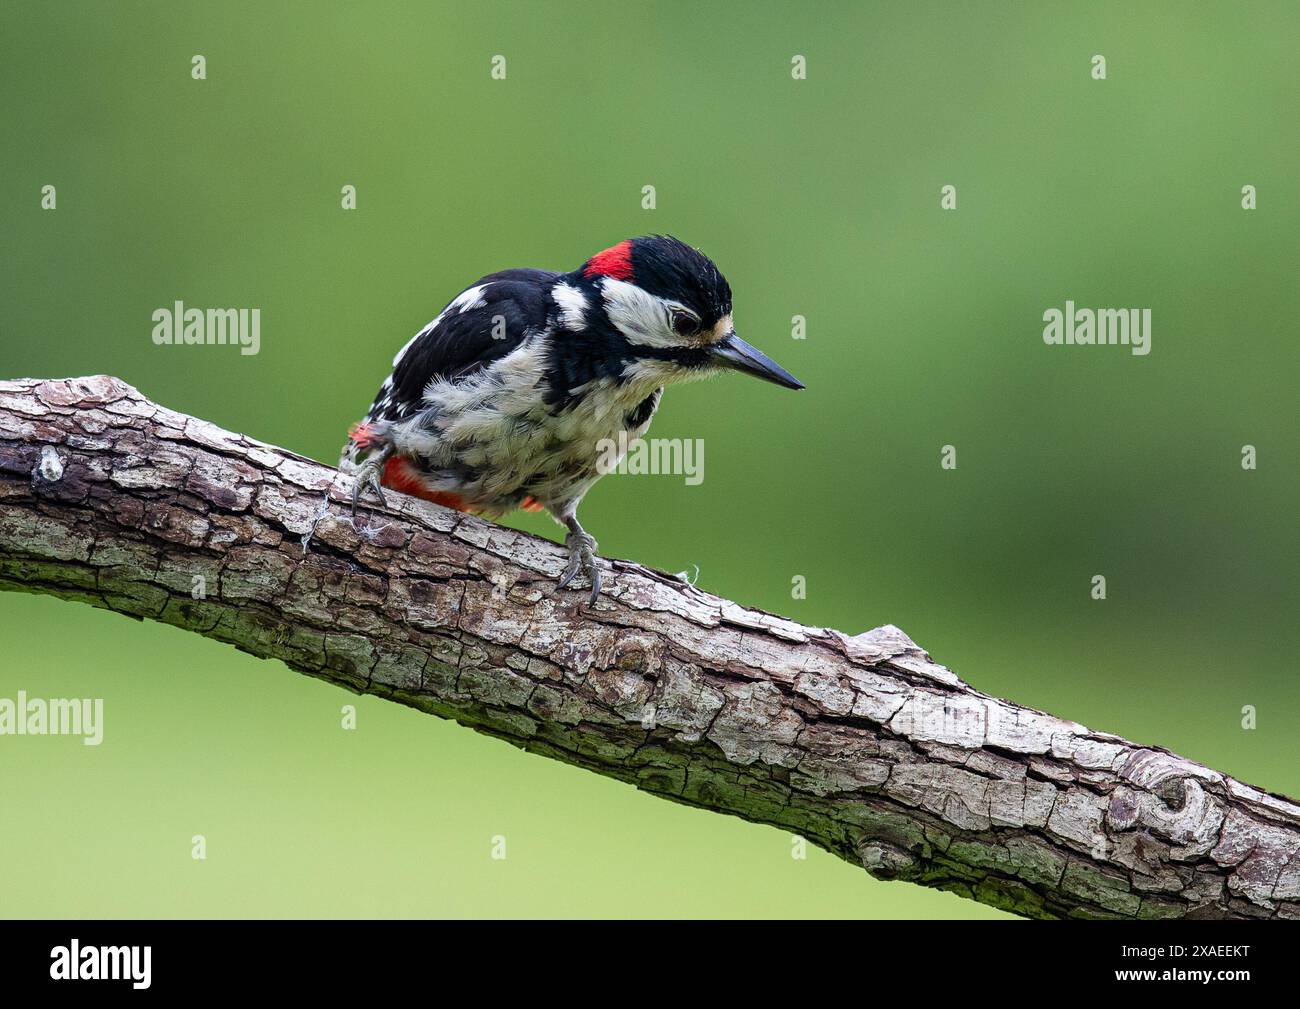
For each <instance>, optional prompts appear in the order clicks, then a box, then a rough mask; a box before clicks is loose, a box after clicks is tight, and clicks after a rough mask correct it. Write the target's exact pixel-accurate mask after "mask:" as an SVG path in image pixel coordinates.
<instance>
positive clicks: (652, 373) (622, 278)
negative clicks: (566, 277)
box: [556, 235, 803, 389]
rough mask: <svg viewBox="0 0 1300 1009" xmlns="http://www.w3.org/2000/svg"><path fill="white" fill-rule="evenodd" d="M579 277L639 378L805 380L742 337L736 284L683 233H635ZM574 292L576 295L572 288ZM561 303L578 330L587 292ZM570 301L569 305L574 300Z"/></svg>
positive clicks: (564, 291) (562, 295) (561, 292)
mask: <svg viewBox="0 0 1300 1009" xmlns="http://www.w3.org/2000/svg"><path fill="white" fill-rule="evenodd" d="M574 277H575V282H576V283H579V284H581V286H582V287H584V288H587V289H588V290H590V291H591V293H592V294H593V295H594V296H595V297H598V298H599V299H600V306H601V308H602V309H603V314H604V316H605V318H606V319H607V320H608V323H609V325H610V326H611V327H612V328H613V330H614V331H615V332H616V333H617V334H618V336H619V337H621V339H622V340H623V341H626V345H627V347H626V350H625V351H623V353H625V354H626V355H627V356H628V357H629V358H630V359H631V362H632V364H631V367H632V368H634V369H635V371H636V372H637V376H638V377H639V378H642V379H646V380H648V381H649V382H650V383H652V384H660V385H662V384H667V383H672V382H682V381H689V380H691V379H695V378H702V377H705V376H707V375H710V374H714V373H716V372H718V371H722V370H726V369H733V370H735V371H741V372H745V373H746V374H749V375H756V376H757V377H759V378H763V379H767V381H769V382H775V383H776V384H777V385H783V386H785V387H786V388H788V389H802V388H803V384H802V383H801V382H800V381H799V380H798V379H797V378H795V377H794V376H793V375H791V374H790V373H789V372H788V371H786V370H785V369H784V368H782V367H781V366H780V365H779V364H777V363H776V362H775V361H773V360H772V359H771V358H769V357H768V356H767V355H766V354H764V353H762V352H761V351H760V350H758V349H757V348H755V347H751V346H750V345H749V344H748V343H746V342H745V341H744V340H742V339H741V338H740V337H739V336H737V335H736V328H735V325H734V324H733V322H732V315H731V287H730V285H729V284H728V283H727V278H726V277H724V276H723V275H722V273H721V271H719V270H718V268H717V267H716V266H715V265H714V264H713V260H711V259H709V257H708V256H706V255H704V254H703V253H702V252H700V251H698V250H697V249H693V248H691V247H690V246H689V245H687V244H686V243H684V242H680V241H678V240H677V239H676V238H670V237H668V236H663V235H652V236H649V237H645V238H630V239H628V240H626V241H623V242H619V243H618V244H617V245H614V246H611V247H610V248H608V249H605V250H604V251H603V252H598V253H597V254H596V255H594V256H592V257H591V258H590V259H589V260H587V262H586V263H584V264H583V265H582V267H580V268H579V269H578V270H577V271H575V275H574ZM569 291H571V292H572V293H571V294H570V293H568V292H569ZM556 301H557V303H558V304H559V306H560V311H561V319H562V320H564V319H565V316H566V315H568V316H569V319H570V321H572V322H573V323H574V325H573V328H575V329H576V328H578V324H580V323H581V322H583V321H584V313H585V311H586V309H587V308H588V307H589V306H588V300H587V297H586V296H585V295H584V294H583V293H582V292H581V290H579V289H578V288H577V287H570V286H569V285H562V287H561V288H560V289H557V296H556ZM566 302H567V304H566Z"/></svg>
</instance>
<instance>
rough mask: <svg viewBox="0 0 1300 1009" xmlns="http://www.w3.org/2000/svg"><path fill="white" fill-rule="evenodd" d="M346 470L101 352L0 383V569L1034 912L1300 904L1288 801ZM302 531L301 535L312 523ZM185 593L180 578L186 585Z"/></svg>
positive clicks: (931, 668) (1097, 913)
mask: <svg viewBox="0 0 1300 1009" xmlns="http://www.w3.org/2000/svg"><path fill="white" fill-rule="evenodd" d="M349 491H350V479H349V478H348V477H346V476H341V475H340V474H339V473H338V472H337V471H335V470H333V469H331V468H330V467H328V466H323V465H321V464H319V463H316V462H313V461H311V460H309V459H305V458H303V457H301V456H298V455H294V454H292V453H290V452H286V451H284V450H283V449H278V448H274V447H272V446H270V445H265V444H263V443H261V442H258V441H255V440H253V439H251V438H248V437H245V436H243V435H238V434H232V433H230V432H228V431H223V430H221V429H219V428H217V427H215V426H214V425H212V424H209V423H207V422H205V421H202V420H199V419H197V418H194V417H189V416H186V415H185V414H182V413H177V412H175V411H172V410H168V409H165V408H163V407H160V406H157V405H155V404H154V403H151V402H150V401H149V400H147V399H145V398H144V397H143V396H141V395H140V394H139V393H138V392H137V391H136V390H135V389H133V388H131V387H130V386H128V385H126V384H125V383H123V382H121V381H119V380H117V379H113V378H107V377H103V376H100V377H94V378H81V379H68V380H59V381H39V380H30V379H29V380H21V381H11V382H0V588H5V589H14V590H19V591H28V592H42V593H49V594H52V595H56V596H60V597H62V598H65V599H75V600H81V601H84V602H88V603H91V604H92V605H95V606H100V607H104V608H107V609H112V610H116V611H118V612H120V613H124V614H127V615H129V616H134V617H138V618H149V619H151V620H158V621H162V622H164V623H168V624H172V625H175V626H177V627H182V628H185V629H187V630H192V631H195V632H197V633H199V634H203V635H205V636H207V637H210V638H215V639H217V640H219V641H225V642H228V643H230V644H232V645H235V646H236V647H237V648H239V649H241V650H243V651H246V652H249V653H251V654H253V655H258V656H262V657H264V658H276V659H279V660H281V661H282V662H284V663H285V664H286V665H288V666H289V667H291V668H293V669H297V670H299V671H301V672H304V673H307V674H309V675H311V676H316V677H320V678H322V679H325V680H329V681H331V682H333V683H337V684H339V685H340V686H344V687H347V688H348V689H351V690H355V691H363V692H366V693H370V694H375V695H377V696H380V697H385V698H388V699H390V700H394V701H399V702H401V703H403V704H407V705H410V706H412V707H415V708H418V709H420V710H422V711H426V712H429V713H430V714H434V715H438V716H440V717H444V718H451V719H455V720H456V721H457V722H460V723H461V724H463V725H467V726H470V727H471V728H474V729H476V730H478V731H480V732H484V733H487V734H489V735H492V736H497V737H499V738H501V739H504V740H506V741H508V742H511V743H513V744H515V745H516V746H520V747H523V748H524V749H526V750H530V751H532V752H535V753H540V754H544V755H545V756H548V757H553V758H555V759H557V760H562V761H565V762H566V763H570V764H575V765H577V766H579V767H585V768H587V769H589V770H592V771H595V772H597V773H599V774H604V775H607V776H609V777H613V778H617V779H620V780H622V781H626V782H628V783H630V784H633V785H635V786H636V787H638V788H640V789H643V790H645V791H647V792H651V793H653V794H655V795H659V796H662V797H664V798H668V799H672V800H674V801H677V802H683V803H687V804H690V805H693V806H700V807H704V808H706V809H712V810H716V811H718V812H725V813H732V814H735V815H737V816H741V817H744V818H745V819H747V820H752V821H755V822H759V823H768V824H774V825H776V826H778V827H781V828H783V829H786V830H789V831H791V832H793V833H795V834H799V835H802V836H803V837H806V838H807V839H809V840H810V841H812V842H814V843H816V844H818V845H820V846H822V847H823V848H825V849H827V850H828V851H831V852H834V853H835V854H837V855H839V856H840V857H842V858H844V859H846V860H848V861H850V862H852V863H854V864H857V865H860V866H863V867H864V868H866V870H867V871H868V872H870V873H871V874H872V875H874V876H877V877H879V878H882V879H903V880H910V881H912V882H916V883H921V884H924V885H926V886H934V887H938V888H940V889H944V890H950V891H953V892H955V893H958V894H961V895H962V896H965V897H969V898H971V899H974V900H978V901H982V902H984V903H986V904H991V905H993V906H995V907H999V908H1005V909H1007V910H1010V911H1013V912H1016V913H1018V914H1022V915H1026V916H1030V917H1039V918H1054V917H1099V918H1177V917H1193V916H1210V917H1239V918H1295V917H1300V855H1298V854H1297V853H1298V852H1300V806H1297V805H1296V804H1295V803H1293V802H1292V801H1291V800H1289V799H1285V798H1283V797H1280V796H1277V795H1272V794H1269V793H1266V792H1263V791H1261V790H1259V789H1257V788H1253V787H1251V786H1249V785H1245V784H1242V783H1241V782H1238V781H1236V780H1234V779H1232V778H1230V777H1228V776H1227V775H1224V774H1221V773H1219V772H1218V771H1214V770H1212V769H1210V768H1207V767H1203V766H1201V765H1199V764H1196V763H1193V762H1191V761H1189V760H1185V759H1183V758H1181V757H1178V756H1175V755H1174V754H1172V753H1169V752H1168V751H1166V750H1163V749H1160V748H1158V747H1152V746H1143V745H1139V744H1137V743H1132V742H1129V741H1127V740H1125V739H1121V738H1119V737H1118V736H1112V735H1107V734H1105V733H1101V732H1094V731H1092V730H1089V729H1087V728H1085V727H1084V726H1082V725H1079V724H1077V723H1075V722H1070V721H1065V720H1063V719H1060V718H1056V717H1053V716H1051V715H1047V714H1044V713H1042V712H1039V711H1034V710H1031V709H1028V708H1023V707H1020V706H1018V705H1016V704H1012V703H1010V702H1007V701H1003V700H998V699H996V698H993V697H989V696H987V695H985V694H982V693H980V692H979V691H977V690H974V689H972V688H971V687H970V686H968V685H967V684H965V683H963V682H962V681H961V680H960V679H959V678H958V677H957V676H956V675H954V674H953V673H952V672H951V671H949V670H948V669H946V668H945V667H943V666H941V665H939V664H937V663H936V662H934V661H933V660H932V659H931V658H930V656H929V655H927V654H926V653H925V652H924V651H923V650H922V649H921V648H919V647H918V646H917V645H916V644H914V643H913V642H912V641H911V640H909V639H908V638H907V636H906V635H904V634H903V633H902V632H901V631H899V630H898V629H897V628H894V627H880V628H876V629H875V630H873V631H868V632H866V633H864V634H859V635H856V636H849V635H846V634H842V633H840V632H839V631H835V630H828V629H823V628H817V627H805V626H802V625H800V624H797V623H794V622H792V621H790V620H786V619H783V618H781V617H777V616H773V615H770V614H767V613H763V612H759V611H756V610H752V609H747V608H745V607H743V606H740V605H738V604H736V603H733V602H730V601H728V600H726V599H720V598H718V597H716V596H711V595H708V594H707V593H704V592H701V591H699V590H697V589H694V588H692V587H690V586H688V585H685V584H683V583H682V582H680V581H678V580H676V579H674V578H672V577H669V576H666V575H663V574H660V573H658V572H655V571H651V570H649V569H647V568H644V567H641V566H639V565H636V564H631V563H627V562H623V561H612V562H609V561H607V562H605V563H606V564H607V565H608V566H609V567H610V568H612V571H610V573H609V576H608V577H607V581H606V585H607V590H606V591H605V592H604V593H603V594H602V595H601V597H600V600H599V602H598V603H597V604H596V606H595V607H594V608H590V609H589V608H587V607H586V606H585V599H586V591H585V590H583V589H581V588H578V589H574V590H569V591H565V592H557V591H556V590H555V589H554V587H553V579H554V577H555V576H556V575H557V574H558V573H559V571H560V570H561V567H562V564H563V553H562V551H561V549H560V548H559V547H558V546H557V545H555V544H552V543H550V542H548V541H545V540H541V539H538V538H536V537H534V536H529V535H526V534H524V533H520V532H516V531H514V530H510V529H505V528H502V527H500V526H496V525H493V524H491V523H488V522H484V521H481V520H479V519H476V518H473V517H470V516H466V515H461V514H458V513H456V512H452V511H448V510H446V509H443V508H440V507H438V506H436V505H430V504H426V503H424V502H421V501H417V500H415V499H413V498H408V497H405V496H403V495H400V494H396V493H393V494H390V505H391V506H392V507H391V508H390V509H389V510H376V509H373V508H367V509H365V510H364V511H363V513H362V514H361V515H359V517H358V521H357V522H356V523H355V524H354V523H353V522H352V521H351V519H350V518H349V516H348V513H347V509H346V507H345V505H344V504H343V503H342V502H343V501H344V499H345V498H346V496H347V493H348V492H349ZM309 531H310V532H311V533H312V535H311V540H310V544H309V545H308V546H307V547H306V548H304V537H305V535H306V534H307V533H308V532H309ZM196 596H197V598H196Z"/></svg>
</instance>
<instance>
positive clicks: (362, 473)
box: [352, 458, 388, 519]
mask: <svg viewBox="0 0 1300 1009" xmlns="http://www.w3.org/2000/svg"><path fill="white" fill-rule="evenodd" d="M384 462H385V459H382V458H381V459H373V458H372V459H367V460H366V461H365V462H363V463H362V464H361V465H360V466H358V467H357V471H356V474H355V476H354V478H353V482H352V517H353V518H354V519H355V518H356V517H357V502H358V501H359V500H360V499H361V493H362V491H365V490H372V491H374V492H375V497H377V498H379V506H380V507H381V508H387V507H388V499H387V498H385V497H384V491H383V487H382V486H381V485H380V482H379V479H380V474H381V473H382V472H383V469H384Z"/></svg>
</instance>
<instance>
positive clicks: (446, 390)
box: [340, 235, 803, 604]
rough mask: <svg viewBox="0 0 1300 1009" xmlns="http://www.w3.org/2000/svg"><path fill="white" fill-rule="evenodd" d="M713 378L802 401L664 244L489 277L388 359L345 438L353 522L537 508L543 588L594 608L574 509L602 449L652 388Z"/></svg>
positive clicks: (641, 418) (716, 284) (714, 285)
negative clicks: (556, 553) (550, 580)
mask: <svg viewBox="0 0 1300 1009" xmlns="http://www.w3.org/2000/svg"><path fill="white" fill-rule="evenodd" d="M728 369H731V370H735V371H740V372H744V373H746V374H749V375H755V376H757V377H759V378H763V379H766V380H768V381H770V382H775V383H776V384H777V385H781V386H785V387H786V388H789V389H802V388H803V385H802V383H800V382H799V381H798V380H797V379H796V378H795V377H794V376H793V375H791V374H790V373H789V372H788V371H786V370H785V369H784V368H782V367H781V366H780V365H778V364H776V363H775V362H774V361H772V360H771V359H770V358H768V357H767V356H766V355H764V354H763V353H761V352H760V351H759V350H757V349H756V348H754V347H751V346H750V345H749V344H748V343H746V342H745V341H744V340H742V339H740V337H738V336H737V335H736V330H735V327H734V325H733V323H732V311H731V288H730V286H729V285H728V284H727V281H726V278H724V277H723V275H722V273H721V272H720V271H719V270H718V268H717V267H716V266H715V265H714V264H713V261H712V260H710V259H709V258H708V257H707V256H705V255H704V254H703V253H701V252H699V251H697V250H696V249H694V248H692V247H691V246H689V245H686V244H685V243H684V242H681V241H678V240H677V239H676V238H672V237H669V236H663V235H651V236H646V237H642V238H631V239H627V240H626V241H622V242H619V243H618V244H617V245H614V246H611V247H610V248H608V249H605V250H604V251H602V252H598V253H596V255H594V256H592V257H591V258H590V259H588V260H587V261H586V262H585V263H583V264H582V265H581V266H579V267H578V268H577V269H576V270H574V271H572V272H570V273H554V272H551V271H548V270H537V269H516V270H503V271H501V272H500V273H492V274H489V275H488V276H486V277H483V278H482V279H481V280H479V281H477V282H476V283H474V284H473V285H471V286H470V287H467V288H466V289H465V290H464V291H462V292H461V293H460V294H458V295H456V297H454V298H452V299H451V301H450V302H448V304H447V306H446V307H445V308H443V310H442V311H441V312H439V313H438V315H437V317H436V318H435V319H434V320H433V321H432V322H430V323H429V324H428V325H427V326H425V327H424V328H423V329H421V330H420V331H419V332H418V333H416V334H415V336H413V337H411V339H410V340H409V341H407V343H406V346H404V347H403V348H402V349H401V350H399V351H398V352H397V356H396V357H394V358H393V371H392V374H391V375H389V376H388V378H387V379H385V380H384V383H383V385H382V386H381V387H380V389H379V394H378V395H377V396H376V397H375V401H374V404H373V405H372V406H371V408H370V412H369V413H368V414H367V416H366V418H365V420H364V421H361V422H360V423H358V424H356V425H354V426H353V427H352V430H351V431H350V432H349V439H348V444H347V445H346V446H345V448H344V452H343V459H342V460H341V461H340V465H341V466H343V467H345V468H351V467H353V466H355V467H356V468H355V483H354V484H353V491H352V511H353V514H354V515H355V514H356V506H357V501H358V499H359V498H360V496H361V494H362V493H363V492H364V491H365V490H367V489H369V490H371V491H373V492H374V493H375V495H376V496H378V498H379V500H380V502H384V492H383V490H382V489H381V488H383V487H390V488H393V489H394V490H398V491H402V492H405V493H407V494H413V495H415V496H417V497H421V498H424V499H426V500H429V501H436V502H437V503H439V504H442V505H446V506H448V507H451V508H456V509H459V510H460V511H466V512H473V513H475V514H479V515H483V516H485V517H488V518H497V517H500V516H501V515H504V514H506V513H507V512H509V511H511V510H513V509H515V508H524V509H527V510H530V511H540V510H541V509H543V508H544V509H546V510H547V511H548V512H550V514H551V515H552V516H553V517H554V518H555V520H556V521H557V522H559V523H560V524H561V525H563V526H564V527H565V528H566V529H567V530H568V531H567V534H566V536H565V539H564V542H565V546H566V547H567V548H568V550H569V562H568V566H567V567H566V568H565V570H564V572H563V574H562V575H561V576H560V580H559V588H560V589H564V588H566V587H567V586H568V585H569V583H570V582H572V581H573V579H574V578H575V577H576V576H577V575H578V573H579V572H580V571H581V572H583V573H584V574H586V575H587V577H588V578H589V580H590V582H591V597H590V598H591V603H592V604H594V603H595V601H596V598H597V596H598V595H599V594H600V586H601V578H600V568H599V566H598V564H597V560H596V549H597V544H596V541H595V540H594V539H593V538H592V537H591V536H590V535H588V534H587V532H586V530H584V529H583V528H582V526H581V524H579V522H578V505H579V503H580V502H581V501H582V498H583V496H584V495H585V494H586V493H587V491H589V490H590V489H591V487H592V485H593V484H595V483H596V481H597V480H599V479H600V477H601V476H602V475H603V474H604V472H607V471H608V469H609V468H610V453H609V451H608V448H607V447H608V446H609V445H610V444H614V445H619V446H626V445H629V444H631V443H632V442H633V441H635V440H636V439H637V438H640V437H641V436H642V435H644V434H645V433H646V430H647V429H648V428H649V426H650V420H651V418H652V417H653V416H654V413H655V410H657V409H658V407H659V401H660V399H661V398H662V396H663V391H664V387H665V386H668V385H672V384H675V383H679V382H689V381H692V380H694V379H699V378H705V377H707V376H710V375H714V374H717V373H719V372H721V371H724V370H728ZM601 446H605V447H606V448H605V449H604V450H603V451H602V448H601Z"/></svg>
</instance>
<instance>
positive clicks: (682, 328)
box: [673, 312, 700, 336]
mask: <svg viewBox="0 0 1300 1009" xmlns="http://www.w3.org/2000/svg"><path fill="white" fill-rule="evenodd" d="M699 331H700V320H699V319H697V318H695V316H693V315H691V313H690V312H673V332H674V333H676V334H677V335H678V336H694V335H695V334H696V333H698V332H699Z"/></svg>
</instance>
